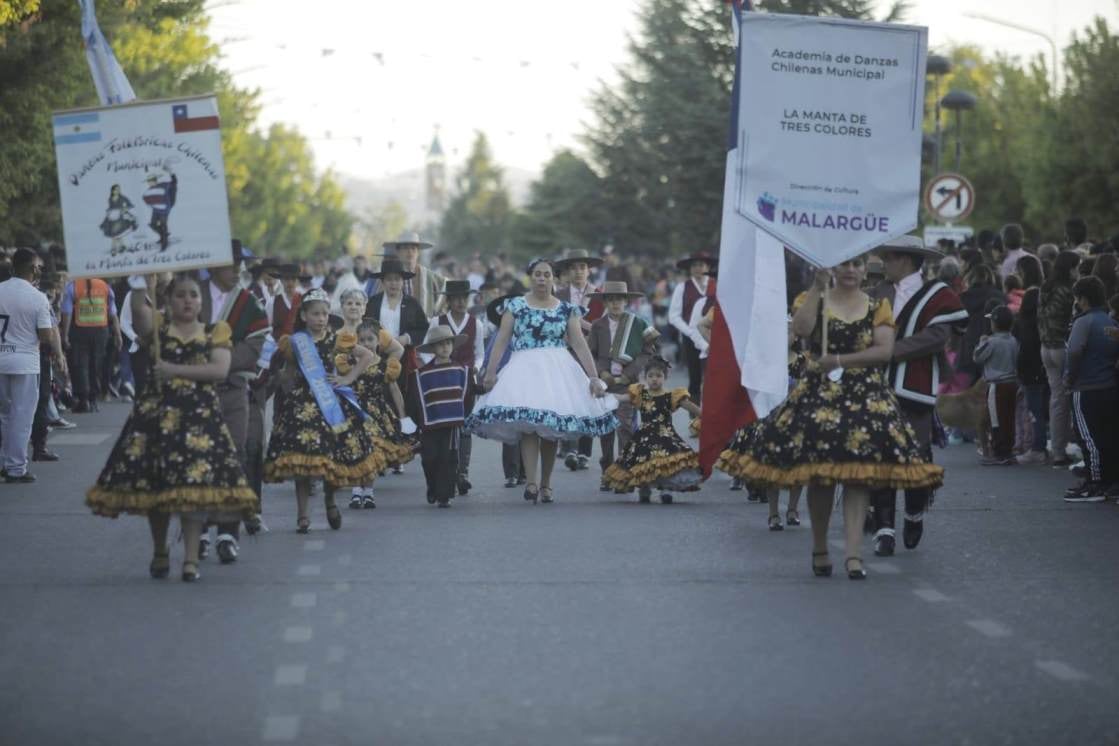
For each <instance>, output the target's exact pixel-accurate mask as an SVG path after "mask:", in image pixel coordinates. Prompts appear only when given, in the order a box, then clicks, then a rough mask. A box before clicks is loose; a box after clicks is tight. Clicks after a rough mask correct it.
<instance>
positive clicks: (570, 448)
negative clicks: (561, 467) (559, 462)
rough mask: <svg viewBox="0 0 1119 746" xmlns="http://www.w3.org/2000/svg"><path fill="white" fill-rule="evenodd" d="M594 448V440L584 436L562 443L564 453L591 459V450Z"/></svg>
mask: <svg viewBox="0 0 1119 746" xmlns="http://www.w3.org/2000/svg"><path fill="white" fill-rule="evenodd" d="M593 448H594V438H593V437H592V436H590V435H584V436H583V437H581V438H571V439H570V440H565V441H563V451H564V453H577V454H579V455H580V456H586V457H587V458H590V457H591V450H592V449H593Z"/></svg>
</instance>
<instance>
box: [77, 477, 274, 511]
mask: <svg viewBox="0 0 1119 746" xmlns="http://www.w3.org/2000/svg"><path fill="white" fill-rule="evenodd" d="M85 504H86V505H87V506H89V509H90V510H92V511H93V513H94V514H95V515H102V516H106V517H108V518H116V517H117V516H118V515H120V514H121V513H132V514H135V515H143V514H147V513H151V512H155V511H158V512H160V513H194V512H212V513H239V512H242V511H245V510H255V509H256V505H257V496H256V493H255V492H253V491H252V488H251V487H202V486H198V487H191V486H189V485H182V486H179V487H171V488H169V489H166V490H161V491H157V492H132V491H124V490H115V489H111V488H107V487H91V488H90V489H89V491H88V492H86V495H85Z"/></svg>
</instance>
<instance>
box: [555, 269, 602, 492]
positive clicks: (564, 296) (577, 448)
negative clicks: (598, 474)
mask: <svg viewBox="0 0 1119 746" xmlns="http://www.w3.org/2000/svg"><path fill="white" fill-rule="evenodd" d="M602 264H603V260H602V259H601V258H599V257H597V256H591V255H590V253H589V252H587V251H586V250H584V249H572V250H571V251H568V252H567V254H566V255H565V256H564V258H563V259H560V260H559V261H557V262H556V264H555V272H556V276H557V277H563V278H564V279H565V282H564V283H563V284H562V285H560V286H559V287H558V288H556V297H557V298H559V299H560V300H564V301H567V302H568V303H571V304H572V305H576V306H579V307H580V308H582V309H583V318H582V319H580V320H579V325H580V327H582V329H583V334H584V335H588V334H590V333H591V324H593V323H594V322H595V321H597V320H598V319H599V318H601V317H602V314H603V313H604V312H605V310H606V307H605V306H604V305H603V304H602V300H601V299H600V298H598V297H595V296H593V295H592V293H595V292H597V291H598V288H596V287H595V286H594V285H592V284H591V281H590V276H591V270H592V269H598V268H600V267H601V266H602ZM593 446H594V438H592V437H590V436H588V435H584V436H583V437H582V438H573V439H571V440H568V441H565V442H564V450H565V451H566V455H565V456H564V459H563V463H564V465H565V466H566V467H567V468H568V469H571V470H572V471H575V470H576V469H586V468H587V466H588V465H589V464H590V461H591V448H592V447H593Z"/></svg>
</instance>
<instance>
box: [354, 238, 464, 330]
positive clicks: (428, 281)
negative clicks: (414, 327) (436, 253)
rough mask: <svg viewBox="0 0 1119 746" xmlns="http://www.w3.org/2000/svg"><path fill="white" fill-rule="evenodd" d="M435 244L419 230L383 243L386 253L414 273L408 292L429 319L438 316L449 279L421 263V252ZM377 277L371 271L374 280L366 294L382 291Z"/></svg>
mask: <svg viewBox="0 0 1119 746" xmlns="http://www.w3.org/2000/svg"><path fill="white" fill-rule="evenodd" d="M432 245H433V244H432V243H431V242H430V241H425V240H424V239H423V238H422V237H421V236H420V234H419V233H416V232H415V231H407V232H405V233H402V234H401V235H399V236H398V237H397V238H396V240H394V241H385V243H384V244H382V246H383V247H384V249H385V252H386V254H387V255H388V256H393V257H395V258H396V259H398V260H400V263H401V264H403V265H404V269H405V270H407V271H408V272H409V273H411V275H412V276H411V277H407V278H405V280H404V294H405V295H407V296H408V297H410V298H415V299H416V300H417V301H419V304H420V307H421V308H422V309H423V312H424V314H425V315H426V316H427V317H428V318H431V317H432V316H434V315H435V312H436V311H437V310H438V309H439V297H438V296H439V292H440V291H441V290H443V283H444V282H445V279H444V278H443V276H442V275H440V274H439V273H438V272H436V271H435V270H432V269H429V268H428V267H425V266H424V265H423V264H421V263H420V253H421V252H422V251H423V250H424V249H430V248H431V247H432ZM376 277H377V275H376V273H373V274H371V275H370V278H371V281H370V282H369V283H368V284H367V285H366V289H365V294H366V295H368V296H370V297H372V296H373V295H375V294H376V293H378V292H380V284H379V283H377V282H376Z"/></svg>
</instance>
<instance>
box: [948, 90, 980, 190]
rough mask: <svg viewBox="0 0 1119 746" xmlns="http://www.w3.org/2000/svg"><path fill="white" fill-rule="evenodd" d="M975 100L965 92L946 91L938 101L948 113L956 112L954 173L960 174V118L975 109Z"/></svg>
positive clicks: (961, 132) (961, 129) (961, 131)
mask: <svg viewBox="0 0 1119 746" xmlns="http://www.w3.org/2000/svg"><path fill="white" fill-rule="evenodd" d="M976 101H977V99H976V98H975V96H973V95H972V94H970V93H968V92H967V91H948V93H947V94H946V95H945V96H944V98H942V99H941V100H940V105H941V106H943V107H944V108H945V109H947V110H948V111H954V112H956V173H959V172H960V143H961V141H962V135H963V128H962V126H961V123H960V122H961V117H962V115H963V112H965V111H971V110H972V109H974V108H975V103H976Z"/></svg>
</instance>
